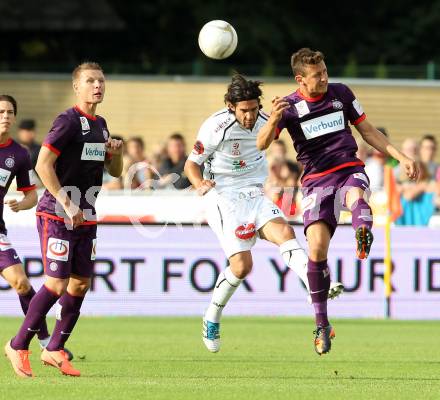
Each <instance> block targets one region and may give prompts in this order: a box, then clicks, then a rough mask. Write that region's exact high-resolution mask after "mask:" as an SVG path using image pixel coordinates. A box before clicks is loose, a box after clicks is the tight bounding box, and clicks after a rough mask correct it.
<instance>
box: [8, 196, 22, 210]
mask: <svg viewBox="0 0 440 400" xmlns="http://www.w3.org/2000/svg"><path fill="white" fill-rule="evenodd" d="M5 204H7V205H8V206H9V208H10V209H11V210H12V211H14V212H19V211H20V210H21V208H20V203H19V202H18V201H17V200H15V199H12V200H6V201H5Z"/></svg>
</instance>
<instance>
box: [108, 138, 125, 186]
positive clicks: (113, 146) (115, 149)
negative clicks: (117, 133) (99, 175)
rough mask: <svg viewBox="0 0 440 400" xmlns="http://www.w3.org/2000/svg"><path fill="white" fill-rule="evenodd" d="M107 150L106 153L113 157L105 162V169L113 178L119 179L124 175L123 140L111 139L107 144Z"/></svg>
mask: <svg viewBox="0 0 440 400" xmlns="http://www.w3.org/2000/svg"><path fill="white" fill-rule="evenodd" d="M105 149H106V153H107V154H109V155H110V157H111V158H109V159H107V160H106V161H105V168H106V169H107V171H108V173H109V174H110V175H111V176H113V177H115V178H119V177H120V176H121V174H122V168H123V161H122V149H123V143H122V140H117V139H112V138H109V139H108V140H107V142H106V144H105Z"/></svg>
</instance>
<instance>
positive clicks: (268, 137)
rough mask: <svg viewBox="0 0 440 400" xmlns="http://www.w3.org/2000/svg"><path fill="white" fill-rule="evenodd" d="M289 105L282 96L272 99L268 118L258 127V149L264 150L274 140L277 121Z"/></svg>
mask: <svg viewBox="0 0 440 400" xmlns="http://www.w3.org/2000/svg"><path fill="white" fill-rule="evenodd" d="M289 106H290V105H289V103H288V102H287V101H285V100H284V99H283V98H282V97H278V96H276V97H274V98H273V99H272V111H271V113H270V117H269V120H268V121H267V122H266V124H264V126H263V127H262V128H261V129H260V132H259V133H258V136H257V148H258V150H266V149H267V148H268V147H269V146H270V144H271V143H272V142H273V141H274V139H275V136H276V130H277V126H278V122H280V120H281V117H282V116H283V111H284V110H286V109H287V108H289Z"/></svg>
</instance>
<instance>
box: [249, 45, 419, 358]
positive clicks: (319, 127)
mask: <svg viewBox="0 0 440 400" xmlns="http://www.w3.org/2000/svg"><path fill="white" fill-rule="evenodd" d="M291 65H292V70H293V74H294V77H295V80H296V82H297V83H298V84H299V89H298V90H297V91H296V92H294V93H292V94H291V95H289V96H287V97H284V98H280V97H275V98H274V99H273V101H272V113H271V116H270V118H269V121H268V123H267V124H266V125H265V126H264V127H263V128H262V129H261V130H260V132H259V135H258V137H257V147H258V148H259V149H261V150H263V149H266V148H268V147H269V145H270V144H271V143H272V141H273V140H274V139H277V138H278V136H279V134H280V132H281V131H282V130H283V129H284V128H286V129H287V130H288V132H289V134H290V136H291V138H292V140H293V144H294V147H295V150H296V152H297V153H298V156H297V159H298V161H300V162H301V163H302V164H303V166H304V174H303V177H302V187H303V195H304V198H303V203H302V204H303V213H304V214H303V219H304V230H305V234H306V237H307V241H308V245H309V261H308V272H307V275H308V280H309V285H310V293H311V296H312V302H313V306H314V309H315V318H316V325H317V329H316V331H315V332H314V333H315V341H314V344H315V350H316V352H317V353H318V354H320V355H321V354H324V353H327V352H328V351H330V348H331V339H332V338H333V337H334V335H335V334H334V330H333V328H332V326H331V325H330V323H329V321H328V318H327V291H328V288H329V284H330V271H329V268H328V265H327V253H328V248H329V244H330V239H331V237H332V236H333V234H334V231H335V229H336V226H337V223H338V219H339V213H340V211H341V209H348V210H350V211H351V213H352V225H353V228H354V229H355V238H356V253H357V256H358V257H359V258H360V259H363V258H366V257H367V256H368V253H369V251H370V247H371V244H372V242H373V235H372V233H371V227H372V223H373V218H372V214H371V209H370V207H369V205H368V202H367V201H368V193H369V179H368V177H367V175H366V174H365V171H364V164H363V162H362V161H361V160H359V159H358V158H356V155H355V153H356V151H357V145H356V142H355V139H354V137H353V136H352V134H351V129H350V127H349V123H350V124H352V125H354V126H355V127H356V129H357V130H358V131H359V133H360V134H361V136H362V138H363V139H364V140H365V141H366V142H367V143H368V144H370V145H371V146H373V147H374V148H375V149H377V150H379V151H381V152H382V153H384V154H387V155H389V156H391V157H393V158H395V159H397V160H398V161H399V162H400V163H401V165H402V166H403V167H404V168H405V170H406V173H407V175H408V176H409V177H410V178H411V179H417V176H418V168H417V165H416V163H415V162H414V161H413V160H411V159H410V158H408V157H406V156H405V155H404V154H403V153H401V152H400V151H399V150H397V149H396V148H395V147H394V146H393V145H392V144H390V143H389V142H388V140H387V138H386V137H385V136H384V135H383V134H382V133H381V132H379V131H378V130H377V129H376V128H375V127H374V126H373V125H372V124H371V123H370V122H369V121H368V120H367V117H366V115H365V113H364V111H363V110H362V106H361V105H360V103H359V101H358V100H357V99H356V97H355V96H354V94H353V92H352V91H351V90H350V89H349V88H348V87H347V86H345V85H343V84H341V83H330V84H329V83H328V74H327V68H326V65H325V63H324V55H323V54H322V53H321V52H319V51H312V50H310V49H307V48H303V49H301V50H299V51H298V52H296V53H295V54H293V55H292V59H291Z"/></svg>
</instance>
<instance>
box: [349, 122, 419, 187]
mask: <svg viewBox="0 0 440 400" xmlns="http://www.w3.org/2000/svg"><path fill="white" fill-rule="evenodd" d="M356 129H357V130H358V131H359V133H360V134H361V136H362V138H363V139H364V140H365V141H366V142H367V143H368V144H369V145H371V146H373V147H374V148H375V149H376V150H379V151H380V152H382V153H384V154H386V155H388V156H390V157H393V158H395V159H396V160H398V161H399V162H400V164H402V166H403V167H404V168H405V171H406V174H407V175H408V177H409V178H410V179H414V180H417V178H418V176H419V167H418V165H417V163H416V162H415V161H414V160H412V159H411V158H409V157H407V156H406V155H405V154H403V153H402V152H401V151H399V150H398V149H396V148H395V147H394V146H393V145H392V144H391V143H390V142H389V141H388V139H387V138H386V136H385V135H384V134H383V133H382V132H380V131H378V130H377V129H376V128H375V127H374V126H373V125H372V124H371V123H370V122H369V121H368V120H367V119H364V120H363V121H362V122H360V123H359V124H357V125H356Z"/></svg>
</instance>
